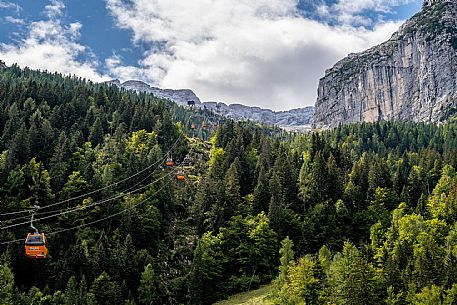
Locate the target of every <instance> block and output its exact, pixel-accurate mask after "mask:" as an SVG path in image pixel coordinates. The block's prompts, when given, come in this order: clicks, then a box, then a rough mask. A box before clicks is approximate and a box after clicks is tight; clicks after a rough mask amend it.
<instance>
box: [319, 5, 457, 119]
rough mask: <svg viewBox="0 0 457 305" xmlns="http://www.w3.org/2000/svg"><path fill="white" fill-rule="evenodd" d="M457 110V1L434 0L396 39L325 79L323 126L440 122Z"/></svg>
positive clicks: (321, 95) (348, 62) (343, 62)
mask: <svg viewBox="0 0 457 305" xmlns="http://www.w3.org/2000/svg"><path fill="white" fill-rule="evenodd" d="M456 112H457V0H429V1H425V2H424V6H423V9H422V11H421V12H419V13H418V14H416V15H415V16H414V17H412V18H411V19H410V20H409V21H407V22H406V23H405V24H404V25H403V26H402V27H401V28H400V29H399V31H398V32H396V33H395V34H394V35H393V36H392V38H391V39H390V40H389V41H387V42H385V43H383V44H381V45H379V46H376V47H373V48H371V49H369V50H367V51H365V52H363V53H360V54H350V55H349V56H348V57H347V58H345V59H343V60H341V61H340V62H338V63H337V64H336V65H335V66H334V67H333V68H331V69H329V70H327V71H326V75H325V77H324V78H322V79H321V80H320V83H319V89H318V100H317V103H316V113H315V116H314V119H315V126H316V127H318V128H325V127H335V126H338V125H340V124H346V123H351V122H363V121H365V122H373V121H379V120H412V121H423V122H439V121H443V120H446V119H448V118H449V117H451V116H453V115H454V114H455V113H456Z"/></svg>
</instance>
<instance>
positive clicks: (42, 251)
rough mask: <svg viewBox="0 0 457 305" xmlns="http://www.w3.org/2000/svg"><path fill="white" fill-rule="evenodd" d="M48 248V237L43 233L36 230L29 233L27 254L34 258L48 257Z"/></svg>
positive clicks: (26, 246)
mask: <svg viewBox="0 0 457 305" xmlns="http://www.w3.org/2000/svg"><path fill="white" fill-rule="evenodd" d="M47 255H48V249H47V248H46V237H45V236H44V234H43V233H39V232H38V231H35V233H28V234H27V238H26V240H25V256H26V257H28V258H33V259H41V258H46V256H47Z"/></svg>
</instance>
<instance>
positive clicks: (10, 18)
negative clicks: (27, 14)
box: [4, 16, 25, 24]
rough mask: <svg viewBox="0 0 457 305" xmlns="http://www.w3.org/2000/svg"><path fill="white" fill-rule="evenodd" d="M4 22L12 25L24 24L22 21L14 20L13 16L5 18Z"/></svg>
mask: <svg viewBox="0 0 457 305" xmlns="http://www.w3.org/2000/svg"><path fill="white" fill-rule="evenodd" d="M4 20H5V21H6V22H8V23H13V24H24V23H25V22H24V20H23V19H20V18H14V17H13V16H6V17H5V18H4Z"/></svg>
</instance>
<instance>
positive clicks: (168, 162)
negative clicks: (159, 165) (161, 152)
mask: <svg viewBox="0 0 457 305" xmlns="http://www.w3.org/2000/svg"><path fill="white" fill-rule="evenodd" d="M165 164H166V165H167V166H170V167H171V166H173V159H171V158H168V159H167V161H166V162H165Z"/></svg>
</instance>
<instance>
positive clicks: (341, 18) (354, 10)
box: [318, 0, 418, 26]
mask: <svg viewBox="0 0 457 305" xmlns="http://www.w3.org/2000/svg"><path fill="white" fill-rule="evenodd" d="M417 1H418V0H338V1H337V2H336V3H334V4H332V5H327V4H322V5H321V6H320V9H319V10H318V13H320V14H321V16H325V17H330V18H333V19H335V20H336V21H338V22H339V23H341V24H348V25H356V26H370V25H372V24H373V22H377V21H378V20H373V19H372V18H371V17H367V16H364V15H363V13H365V12H367V11H371V12H376V13H391V12H392V8H393V7H396V6H400V5H406V4H409V3H413V2H417ZM381 16H382V15H381Z"/></svg>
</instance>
